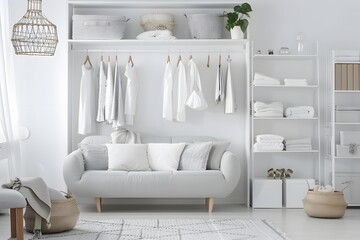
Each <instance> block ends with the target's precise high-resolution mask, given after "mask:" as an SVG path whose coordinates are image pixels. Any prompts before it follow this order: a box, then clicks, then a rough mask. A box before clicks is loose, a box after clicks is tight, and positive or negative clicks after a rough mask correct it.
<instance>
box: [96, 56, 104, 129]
mask: <svg viewBox="0 0 360 240" xmlns="http://www.w3.org/2000/svg"><path fill="white" fill-rule="evenodd" d="M105 95H106V75H105V71H104V62H103V61H101V62H100V69H99V96H98V111H97V117H96V121H98V122H104V121H105Z"/></svg>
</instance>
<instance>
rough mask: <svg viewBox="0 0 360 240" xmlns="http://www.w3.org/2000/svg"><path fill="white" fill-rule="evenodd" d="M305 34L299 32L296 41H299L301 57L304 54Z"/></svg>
mask: <svg viewBox="0 0 360 240" xmlns="http://www.w3.org/2000/svg"><path fill="white" fill-rule="evenodd" d="M304 37H305V36H304V33H303V32H299V33H298V34H297V35H296V40H297V53H298V54H299V55H302V54H304Z"/></svg>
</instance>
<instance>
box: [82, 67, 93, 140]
mask: <svg viewBox="0 0 360 240" xmlns="http://www.w3.org/2000/svg"><path fill="white" fill-rule="evenodd" d="M81 72H82V75H81V82H80V101H79V119H78V133H79V134H84V135H85V134H91V133H94V132H95V130H96V125H95V124H96V123H95V113H96V110H95V102H96V100H95V79H94V69H93V68H92V66H90V67H89V68H88V67H86V66H85V65H82V67H81Z"/></svg>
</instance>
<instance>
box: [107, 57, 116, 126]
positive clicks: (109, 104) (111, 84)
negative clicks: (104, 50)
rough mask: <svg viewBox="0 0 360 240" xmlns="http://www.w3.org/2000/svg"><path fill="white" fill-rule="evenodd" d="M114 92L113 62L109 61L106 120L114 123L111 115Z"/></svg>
mask: <svg viewBox="0 0 360 240" xmlns="http://www.w3.org/2000/svg"><path fill="white" fill-rule="evenodd" d="M113 94H114V79H113V74H112V69H111V62H110V61H109V62H108V70H107V78H106V93H105V120H106V121H108V123H112V121H113V120H114V119H113V118H112V117H111V111H112V101H113Z"/></svg>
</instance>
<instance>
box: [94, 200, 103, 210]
mask: <svg viewBox="0 0 360 240" xmlns="http://www.w3.org/2000/svg"><path fill="white" fill-rule="evenodd" d="M95 202H96V211H97V212H99V213H101V202H102V199H101V198H95Z"/></svg>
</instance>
